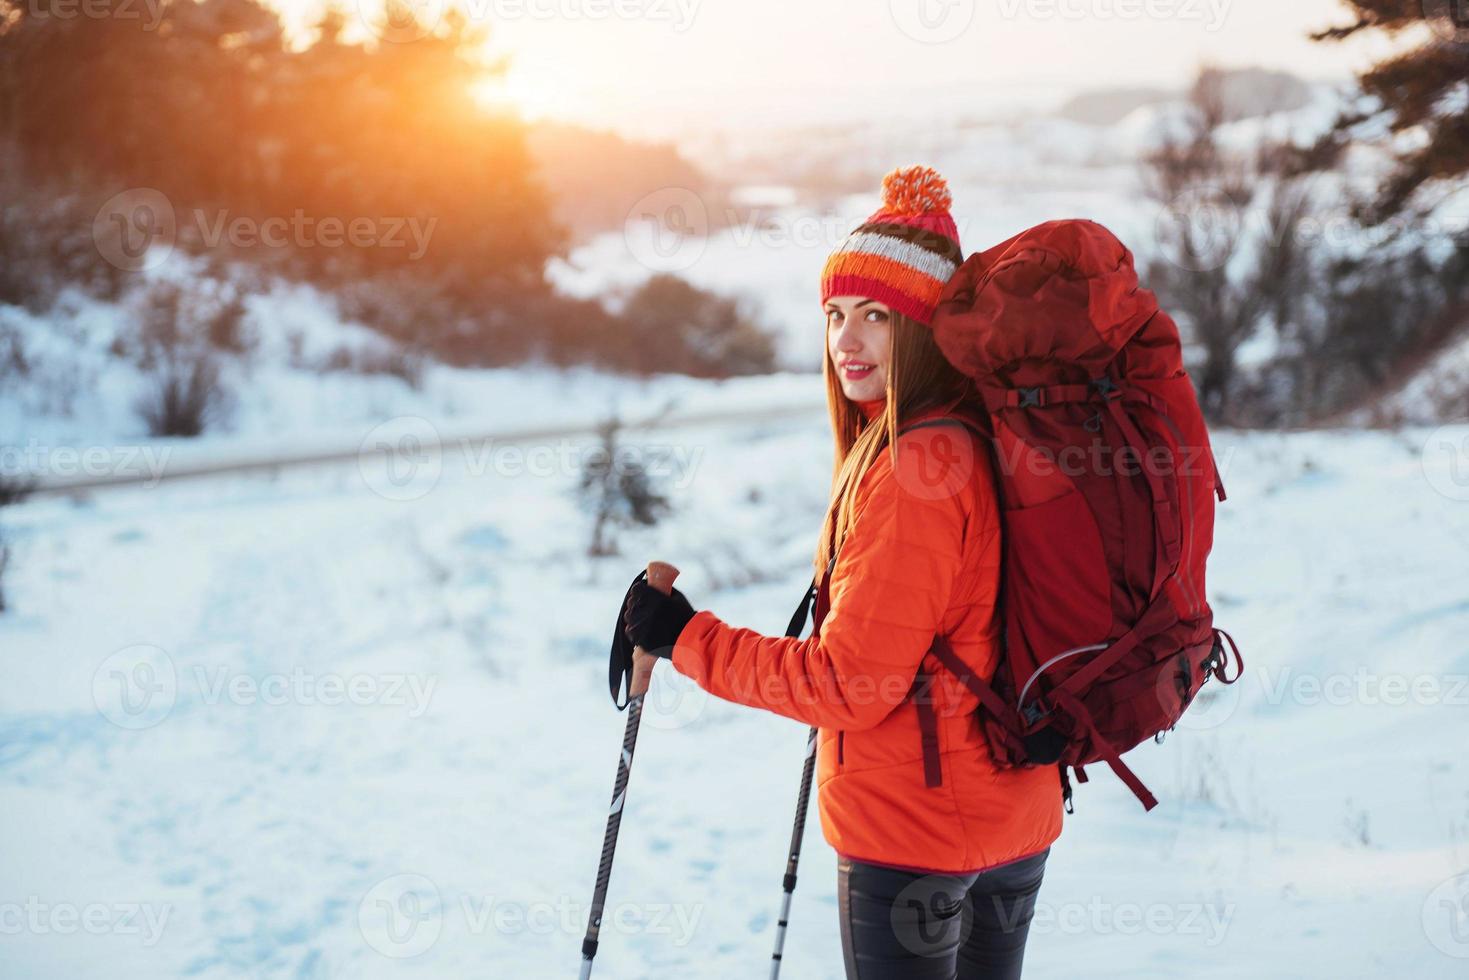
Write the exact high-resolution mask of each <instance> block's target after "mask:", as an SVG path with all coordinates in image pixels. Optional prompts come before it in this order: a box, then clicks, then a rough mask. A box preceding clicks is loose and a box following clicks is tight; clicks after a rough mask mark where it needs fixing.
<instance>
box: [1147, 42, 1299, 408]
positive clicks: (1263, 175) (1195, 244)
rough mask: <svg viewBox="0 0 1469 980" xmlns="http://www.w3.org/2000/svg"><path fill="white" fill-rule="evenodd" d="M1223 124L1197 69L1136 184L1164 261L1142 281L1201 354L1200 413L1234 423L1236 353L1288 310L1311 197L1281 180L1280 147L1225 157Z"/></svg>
mask: <svg viewBox="0 0 1469 980" xmlns="http://www.w3.org/2000/svg"><path fill="white" fill-rule="evenodd" d="M1228 118H1229V114H1228V110H1227V106H1226V102H1225V98H1224V76H1223V74H1222V73H1221V72H1218V71H1213V70H1207V69H1206V70H1205V71H1203V72H1201V73H1200V75H1199V77H1198V79H1197V80H1196V81H1195V83H1194V86H1193V88H1192V90H1191V91H1190V93H1189V98H1188V107H1187V112H1186V114H1185V115H1184V117H1183V119H1182V120H1181V122H1180V124H1179V125H1176V126H1170V127H1169V128H1168V129H1167V131H1166V132H1165V134H1164V138H1163V140H1162V141H1161V143H1160V144H1159V145H1158V147H1157V148H1156V149H1155V150H1153V152H1151V153H1150V154H1148V155H1147V156H1146V157H1145V159H1144V162H1143V171H1142V177H1143V186H1144V189H1145V191H1146V192H1147V194H1148V195H1149V196H1150V197H1151V198H1152V199H1153V200H1154V201H1156V202H1157V203H1158V204H1159V205H1160V207H1161V211H1160V214H1159V219H1158V221H1157V225H1156V228H1157V236H1158V247H1159V250H1160V252H1161V253H1162V255H1163V259H1162V260H1161V261H1155V262H1153V263H1151V264H1150V265H1149V267H1148V278H1149V281H1150V283H1151V284H1152V285H1153V286H1154V288H1155V289H1156V290H1157V291H1158V293H1159V295H1160V296H1161V297H1162V299H1163V301H1164V302H1165V303H1166V304H1167V305H1168V306H1169V307H1170V308H1171V309H1172V310H1174V311H1175V312H1176V313H1178V314H1179V317H1180V320H1181V321H1182V322H1183V325H1184V327H1185V329H1186V330H1187V331H1188V335H1189V336H1188V339H1189V340H1191V341H1192V343H1193V344H1194V345H1195V346H1196V347H1197V348H1198V349H1199V350H1200V351H1201V353H1202V359H1201V361H1202V363H1201V364H1200V366H1199V367H1198V368H1197V369H1196V370H1195V372H1194V377H1195V382H1196V384H1197V386H1198V389H1199V400H1200V403H1201V405H1202V407H1203V409H1204V412H1205V413H1206V414H1207V415H1208V416H1209V417H1210V418H1211V419H1215V420H1219V421H1241V420H1242V419H1240V418H1239V417H1238V412H1237V411H1236V409H1237V406H1236V404H1235V402H1236V400H1237V399H1236V396H1237V394H1238V393H1239V391H1240V386H1239V379H1238V373H1239V371H1238V360H1237V351H1238V349H1239V347H1240V345H1241V344H1243V343H1244V342H1245V341H1247V340H1249V339H1251V338H1252V337H1254V336H1255V335H1256V333H1257V332H1258V331H1259V330H1261V329H1262V328H1263V327H1265V326H1266V325H1267V324H1269V323H1271V322H1272V321H1275V322H1280V321H1282V320H1284V319H1286V318H1287V317H1288V316H1289V314H1290V312H1291V311H1292V310H1293V308H1294V304H1295V295H1294V294H1295V290H1296V289H1297V288H1298V283H1299V280H1300V279H1301V278H1302V267H1303V265H1304V263H1305V257H1304V256H1303V255H1302V253H1301V250H1300V248H1299V247H1298V243H1299V234H1298V231H1299V226H1300V222H1301V220H1302V219H1303V217H1304V216H1305V215H1306V214H1307V212H1308V206H1309V201H1310V193H1309V188H1308V187H1307V186H1306V185H1305V183H1304V182H1305V180H1306V178H1304V177H1299V176H1292V175H1291V174H1290V173H1289V172H1288V171H1289V170H1290V166H1289V159H1290V150H1289V148H1288V147H1285V146H1283V145H1282V144H1273V143H1266V144H1264V145H1261V146H1260V147H1259V148H1257V149H1256V150H1255V151H1254V152H1253V153H1248V154H1246V153H1238V152H1231V151H1229V150H1228V149H1227V148H1226V147H1225V146H1224V145H1223V144H1222V142H1221V140H1220V137H1219V129H1220V127H1221V126H1222V125H1223V124H1224V123H1225V122H1227V121H1228Z"/></svg>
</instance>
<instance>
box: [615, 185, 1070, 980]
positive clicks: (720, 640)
mask: <svg viewBox="0 0 1469 980" xmlns="http://www.w3.org/2000/svg"><path fill="white" fill-rule="evenodd" d="M949 204H950V196H949V192H948V189H947V187H946V186H945V184H944V181H943V179H942V178H941V177H940V176H939V175H938V174H937V173H935V172H934V171H933V170H931V169H929V168H926V167H909V168H904V169H900V170H895V171H893V172H892V173H890V174H888V175H887V176H886V177H885V178H884V179H883V206H882V208H881V209H879V210H878V211H877V212H876V213H874V214H873V215H872V216H871V217H869V218H868V219H867V221H865V222H864V223H863V224H862V225H861V226H859V227H858V228H857V229H856V230H855V231H854V232H853V233H852V234H851V235H850V236H849V237H848V238H847V240H846V241H845V242H843V244H842V245H841V246H840V247H839V248H838V249H837V250H836V252H834V253H833V254H832V256H831V257H830V259H829V260H828V262H827V264H826V268H825V270H824V272H823V274H822V282H821V291H822V304H823V307H824V309H825V312H826V339H827V356H826V358H825V359H824V369H823V373H824V374H825V377H826V385H827V403H828V405H829V408H830V411H831V419H832V430H833V432H834V434H835V438H836V466H835V473H834V477H833V482H832V493H831V501H832V503H831V506H830V508H829V510H828V512H827V515H826V519H825V522H824V525H823V527H822V531H821V539H820V543H819V545H818V547H817V552H816V556H815V566H816V569H817V571H818V573H821V572H825V573H826V575H825V589H824V590H823V591H824V592H825V593H826V595H827V596H828V600H827V603H826V609H825V616H824V619H822V620H820V621H819V623H818V628H817V630H816V632H815V634H814V635H813V636H812V637H810V638H808V639H804V640H803V639H797V638H793V637H775V636H762V635H760V634H758V633H756V632H754V631H752V630H748V629H740V628H736V627H734V626H730V625H728V624H726V623H724V622H723V621H721V620H720V619H719V618H718V617H716V616H715V615H714V614H713V613H712V612H709V611H707V610H705V611H701V612H695V611H694V609H693V607H692V606H691V605H690V604H689V602H688V600H687V599H686V598H685V597H684V596H683V595H682V593H680V592H679V591H678V590H676V589H675V590H674V591H673V593H672V594H671V595H664V594H663V593H661V592H659V591H657V590H655V589H653V588H652V587H651V586H649V585H647V583H646V582H639V583H636V584H635V585H634V587H633V589H632V590H631V591H630V592H629V593H628V598H627V603H626V606H625V609H624V621H625V624H626V632H627V635H628V637H629V639H630V640H632V641H633V642H634V643H637V644H638V645H640V646H641V647H642V648H643V649H645V650H647V651H649V652H650V653H652V654H654V655H657V656H662V657H665V658H669V659H671V660H672V661H673V665H674V667H675V668H676V669H677V670H679V671H680V672H681V673H684V674H686V675H688V676H689V677H691V678H693V679H694V680H695V681H697V682H698V683H699V684H700V685H701V686H702V687H704V688H705V689H706V690H708V691H709V692H710V693H712V694H715V695H718V696H719V697H722V698H725V699H727V700H730V701H735V702H738V703H741V704H747V705H751V706H754V707H759V708H765V709H767V710H769V711H773V712H775V713H776V714H780V715H784V716H785V717H788V718H794V719H796V720H797V721H801V722H805V723H807V724H810V725H815V726H818V727H819V728H820V730H821V734H820V739H819V742H818V749H817V782H818V786H819V801H820V811H821V827H822V831H823V833H824V835H825V837H826V839H827V841H828V842H829V843H830V844H831V845H832V847H833V848H834V849H835V850H836V851H837V854H838V857H839V860H838V865H837V868H838V871H837V895H838V908H839V914H840V918H841V936H842V949H843V954H844V956H845V960H846V971H847V976H848V977H850V978H860V980H885V978H889V977H892V978H898V977H901V978H924V977H955V976H958V977H966V978H979V977H984V978H991V977H1018V976H1019V975H1020V967H1021V959H1022V957H1023V955H1024V951H1025V940H1026V935H1027V932H1028V929H1029V924H1030V920H1031V916H1032V914H1033V911H1034V906H1035V898H1036V893H1037V891H1038V890H1039V888H1040V882H1041V876H1042V873H1043V871H1044V866H1045V861H1046V856H1047V854H1048V853H1049V849H1050V845H1051V843H1052V842H1053V841H1054V840H1055V839H1056V837H1057V836H1058V835H1059V834H1060V830H1061V807H1062V797H1061V785H1060V776H1059V773H1058V771H1057V769H1056V768H1055V767H1045V768H1038V769H1007V770H1001V769H998V768H997V767H996V766H995V765H994V763H993V762H992V761H991V759H990V756H989V753H988V752H987V750H986V747H985V744H984V738H983V735H982V733H981V731H980V728H979V725H978V722H977V719H976V716H975V714H974V711H975V708H976V706H977V701H976V698H975V697H974V695H973V694H971V693H970V692H969V691H968V690H967V689H966V688H965V687H964V686H963V685H962V683H960V682H959V681H958V679H957V676H956V675H955V674H954V673H953V672H952V671H948V670H947V669H946V668H945V667H944V666H943V665H942V664H941V663H940V662H939V660H938V658H937V657H936V656H935V655H934V654H933V653H932V652H931V644H932V642H933V640H934V637H935V636H937V635H940V634H942V635H943V636H944V637H946V638H947V640H948V643H949V645H950V646H951V648H952V650H953V651H954V652H955V653H956V654H958V656H959V658H960V659H961V660H962V661H963V663H964V664H967V665H968V666H969V667H971V668H972V669H974V670H976V671H978V672H979V674H980V676H982V677H986V678H987V677H989V676H991V675H992V674H993V672H994V669H995V666H996V663H997V657H998V642H999V619H998V616H997V612H996V599H997V595H998V587H999V568H1000V546H1001V545H1000V529H999V520H998V513H997V504H996V500H995V495H994V487H993V484H992V474H991V472H990V468H989V467H990V463H989V458H988V455H987V452H986V450H985V449H984V447H983V446H982V445H981V444H980V443H979V442H978V441H977V440H976V439H975V437H974V436H973V435H972V434H971V433H970V431H969V429H968V428H966V427H964V426H962V425H956V424H953V421H952V417H953V416H956V415H958V414H960V413H962V412H963V411H964V409H965V406H966V405H967V404H971V403H972V395H971V393H970V392H969V390H968V383H967V381H966V379H965V378H964V376H963V375H961V374H960V373H959V372H958V371H956V370H955V369H954V368H953V367H952V366H951V365H950V364H949V363H948V362H947V361H946V360H945V359H944V357H943V355H942V353H941V352H940V351H939V349H938V347H937V346H936V344H935V343H934V340H933V337H932V335H931V333H930V332H929V329H928V324H929V323H930V322H931V320H932V317H933V312H934V307H935V305H936V304H937V302H938V299H939V295H940V293H941V291H942V290H943V287H944V284H945V282H946V281H947V280H948V278H949V276H950V275H952V273H953V272H954V270H955V269H956V268H957V267H958V265H959V263H960V260H961V258H962V253H961V252H960V250H959V242H958V231H957V229H956V227H955V225H954V222H953V219H952V218H951V217H950V215H949V210H948V209H949ZM945 417H950V421H948V422H940V424H934V423H935V422H936V421H938V420H942V419H944V418H945ZM917 422H927V423H928V424H926V425H922V426H918V427H914V423H917ZM900 429H901V430H902V431H900ZM833 556H834V557H835V561H834V562H831V561H830V559H831V558H832V557H833ZM829 563H830V564H829ZM828 566H829V567H828ZM929 678H931V679H932V680H931V683H930V684H929V686H928V687H927V688H926V689H927V690H928V691H930V692H931V695H930V697H929V698H924V697H922V696H921V695H922V692H923V690H924V687H923V684H924V682H925V679H929ZM915 692H916V693H918V694H919V695H920V696H919V697H916V698H915V697H913V696H911V695H912V694H914V693H915Z"/></svg>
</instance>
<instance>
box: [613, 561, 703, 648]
mask: <svg viewBox="0 0 1469 980" xmlns="http://www.w3.org/2000/svg"><path fill="white" fill-rule="evenodd" d="M693 618H694V607H693V606H691V605H689V600H688V599H686V598H684V594H683V593H682V592H680V591H678V589H673V590H672V591H670V592H669V594H668V595H664V594H663V593H662V592H659V591H658V590H657V589H655V588H653V587H652V586H651V585H649V584H648V581H647V576H646V575H644V576H642V577H641V578H639V579H638V580H637V581H636V582H634V583H633V584H632V588H630V589H628V591H627V599H626V600H625V601H624V602H623V606H622V626H623V629H624V631H625V632H626V633H627V638H628V639H629V640H630V641H632V643H633V645H634V646H640V647H642V648H643V649H644V650H646V651H647V652H648V653H651V654H653V656H655V657H663V658H664V659H672V658H673V644H674V642H675V641H676V640H677V639H678V634H680V633H682V632H683V628H684V627H685V626H687V625H688V622H689V620H691V619H693Z"/></svg>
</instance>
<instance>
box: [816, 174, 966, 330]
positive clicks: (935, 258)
mask: <svg viewBox="0 0 1469 980" xmlns="http://www.w3.org/2000/svg"><path fill="white" fill-rule="evenodd" d="M952 203H953V198H952V196H951V195H950V194H949V185H948V184H946V183H945V182H944V178H942V177H940V176H939V174H938V171H936V170H934V169H933V168H932V167H916V166H915V167H899V168H898V169H896V170H894V171H892V172H891V173H889V174H888V175H887V176H886V177H884V178H883V179H882V207H880V208H878V209H877V210H876V211H875V212H873V214H872V216H871V217H869V218H868V219H867V220H866V221H864V222H862V224H860V225H858V226H857V229H856V230H855V231H853V232H852V233H851V235H849V236H847V239H846V241H844V242H842V244H841V245H840V246H839V247H838V248H837V250H836V251H835V252H833V253H831V257H830V258H828V259H827V260H826V268H824V269H823V270H822V272H821V303H822V305H823V306H825V305H826V301H827V300H828V299H830V298H831V297H833V296H864V297H866V298H868V299H875V300H878V301H880V302H882V303H886V304H887V305H888V306H889V307H891V308H893V309H894V310H897V311H898V312H899V313H902V314H904V315H905V316H908V317H911V318H912V319H914V320H917V321H918V322H919V323H922V324H928V323H930V322H931V321H932V320H933V312H934V307H935V306H937V305H938V300H939V294H940V293H942V292H943V289H944V285H945V284H946V283H947V282H948V281H949V277H950V276H952V275H953V274H954V271H955V270H956V269H958V268H959V264H960V263H961V262H962V261H963V260H964V255H963V253H962V252H961V251H960V250H959V229H958V228H957V227H955V225H954V219H953V218H952V217H951V216H950V215H949V206H950V205H951V204H952Z"/></svg>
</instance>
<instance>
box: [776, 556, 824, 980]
mask: <svg viewBox="0 0 1469 980" xmlns="http://www.w3.org/2000/svg"><path fill="white" fill-rule="evenodd" d="M816 593H817V589H816V583H815V582H814V581H813V582H812V583H811V587H810V588H809V589H807V590H806V594H805V595H804V596H802V597H801V605H800V606H799V607H797V609H796V611H795V613H793V614H792V615H791V621H790V624H789V625H788V626H786V636H800V635H801V631H802V630H804V629H805V628H806V609H807V606H808V604H809V603H810V602H811V600H813V599H815V598H816ZM818 734H820V732H819V730H818V729H817V728H816V726H815V725H812V726H811V731H810V732H808V733H807V735H806V762H805V763H804V764H803V765H802V766H801V791H800V793H798V794H797V795H796V820H795V826H794V827H792V828H791V847H790V850H789V851H788V852H787V855H786V874H785V880H784V881H783V882H782V883H781V890H782V892H783V894H782V895H781V897H780V918H779V919H778V920H776V923H775V952H774V953H772V954H770V980H777V978H778V977H779V976H780V958H781V955H782V954H783V953H784V952H785V946H786V923H787V922H789V921H790V918H791V895H792V894H793V893H794V892H795V890H796V865H797V864H799V863H800V861H801V838H802V837H804V836H806V805H807V804H808V803H810V802H811V776H812V774H813V773H814V772H815V770H816V737H817V735H818Z"/></svg>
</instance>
